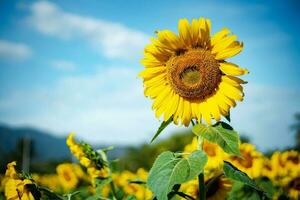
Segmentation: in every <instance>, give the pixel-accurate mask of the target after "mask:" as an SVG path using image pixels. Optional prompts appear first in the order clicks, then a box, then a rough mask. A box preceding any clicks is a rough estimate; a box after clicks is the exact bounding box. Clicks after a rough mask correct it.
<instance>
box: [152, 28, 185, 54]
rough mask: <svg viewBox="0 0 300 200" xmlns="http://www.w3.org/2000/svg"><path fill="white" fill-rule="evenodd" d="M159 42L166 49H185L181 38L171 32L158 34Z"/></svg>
mask: <svg viewBox="0 0 300 200" xmlns="http://www.w3.org/2000/svg"><path fill="white" fill-rule="evenodd" d="M157 36H158V40H159V41H160V43H161V44H162V45H164V46H165V48H168V49H170V50H173V51H176V50H178V49H181V48H182V47H183V44H182V42H181V40H180V38H179V37H178V36H177V35H176V34H175V33H174V32H172V31H170V30H163V31H159V32H158V33H157Z"/></svg>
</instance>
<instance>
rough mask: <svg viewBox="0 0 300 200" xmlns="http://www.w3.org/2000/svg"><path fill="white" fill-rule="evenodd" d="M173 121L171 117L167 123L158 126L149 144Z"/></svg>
mask: <svg viewBox="0 0 300 200" xmlns="http://www.w3.org/2000/svg"><path fill="white" fill-rule="evenodd" d="M172 121H173V117H170V119H168V120H167V121H163V122H162V123H161V125H160V126H159V128H158V130H157V132H156V133H155V135H154V137H153V138H152V140H151V142H150V143H152V142H153V141H154V140H155V139H156V138H157V137H158V136H159V134H160V133H161V132H162V131H163V130H164V129H165V128H166V127H167V126H168V125H169V124H170V123H171V122H172Z"/></svg>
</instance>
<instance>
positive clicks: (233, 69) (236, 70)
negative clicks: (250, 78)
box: [220, 62, 249, 76]
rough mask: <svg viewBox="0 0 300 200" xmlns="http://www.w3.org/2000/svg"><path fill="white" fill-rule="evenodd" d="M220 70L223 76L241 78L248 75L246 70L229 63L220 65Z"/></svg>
mask: <svg viewBox="0 0 300 200" xmlns="http://www.w3.org/2000/svg"><path fill="white" fill-rule="evenodd" d="M220 69H221V71H222V72H223V73H224V74H228V75H232V76H241V75H244V74H248V73H249V71H248V70H247V69H242V68H240V67H239V66H238V65H236V64H234V63H230V62H223V63H220Z"/></svg>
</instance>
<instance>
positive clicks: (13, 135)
mask: <svg viewBox="0 0 300 200" xmlns="http://www.w3.org/2000/svg"><path fill="white" fill-rule="evenodd" d="M24 138H25V139H26V140H27V141H28V140H30V143H31V144H32V146H33V149H34V150H33V151H34V155H33V158H32V159H33V161H49V160H61V159H66V158H70V157H71V154H70V151H69V149H68V147H67V145H66V138H65V137H57V136H54V135H53V134H51V133H50V132H46V131H42V130H38V129H35V128H29V127H19V128H15V127H10V126H7V125H3V124H0V157H2V156H1V155H4V154H5V153H9V152H12V151H16V150H17V151H18V152H16V153H17V154H19V155H20V154H21V153H22V150H21V149H22V148H20V147H17V145H20V143H21V144H22V139H24ZM107 146H108V145H103V144H99V145H95V146H94V147H95V149H100V148H103V147H107ZM127 149H128V147H127V146H123V147H122V146H121V147H120V146H118V147H117V148H115V149H114V150H112V151H110V152H109V154H108V155H109V157H110V158H112V159H115V158H119V157H121V156H122V155H124V154H125V153H126V152H127Z"/></svg>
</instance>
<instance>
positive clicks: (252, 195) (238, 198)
mask: <svg viewBox="0 0 300 200" xmlns="http://www.w3.org/2000/svg"><path fill="white" fill-rule="evenodd" d="M260 199H261V198H260V196H259V194H258V192H257V191H256V190H253V188H251V187H249V186H247V185H245V184H243V183H242V182H234V184H233V186H232V190H231V192H230V193H229V197H228V198H227V200H260Z"/></svg>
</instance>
